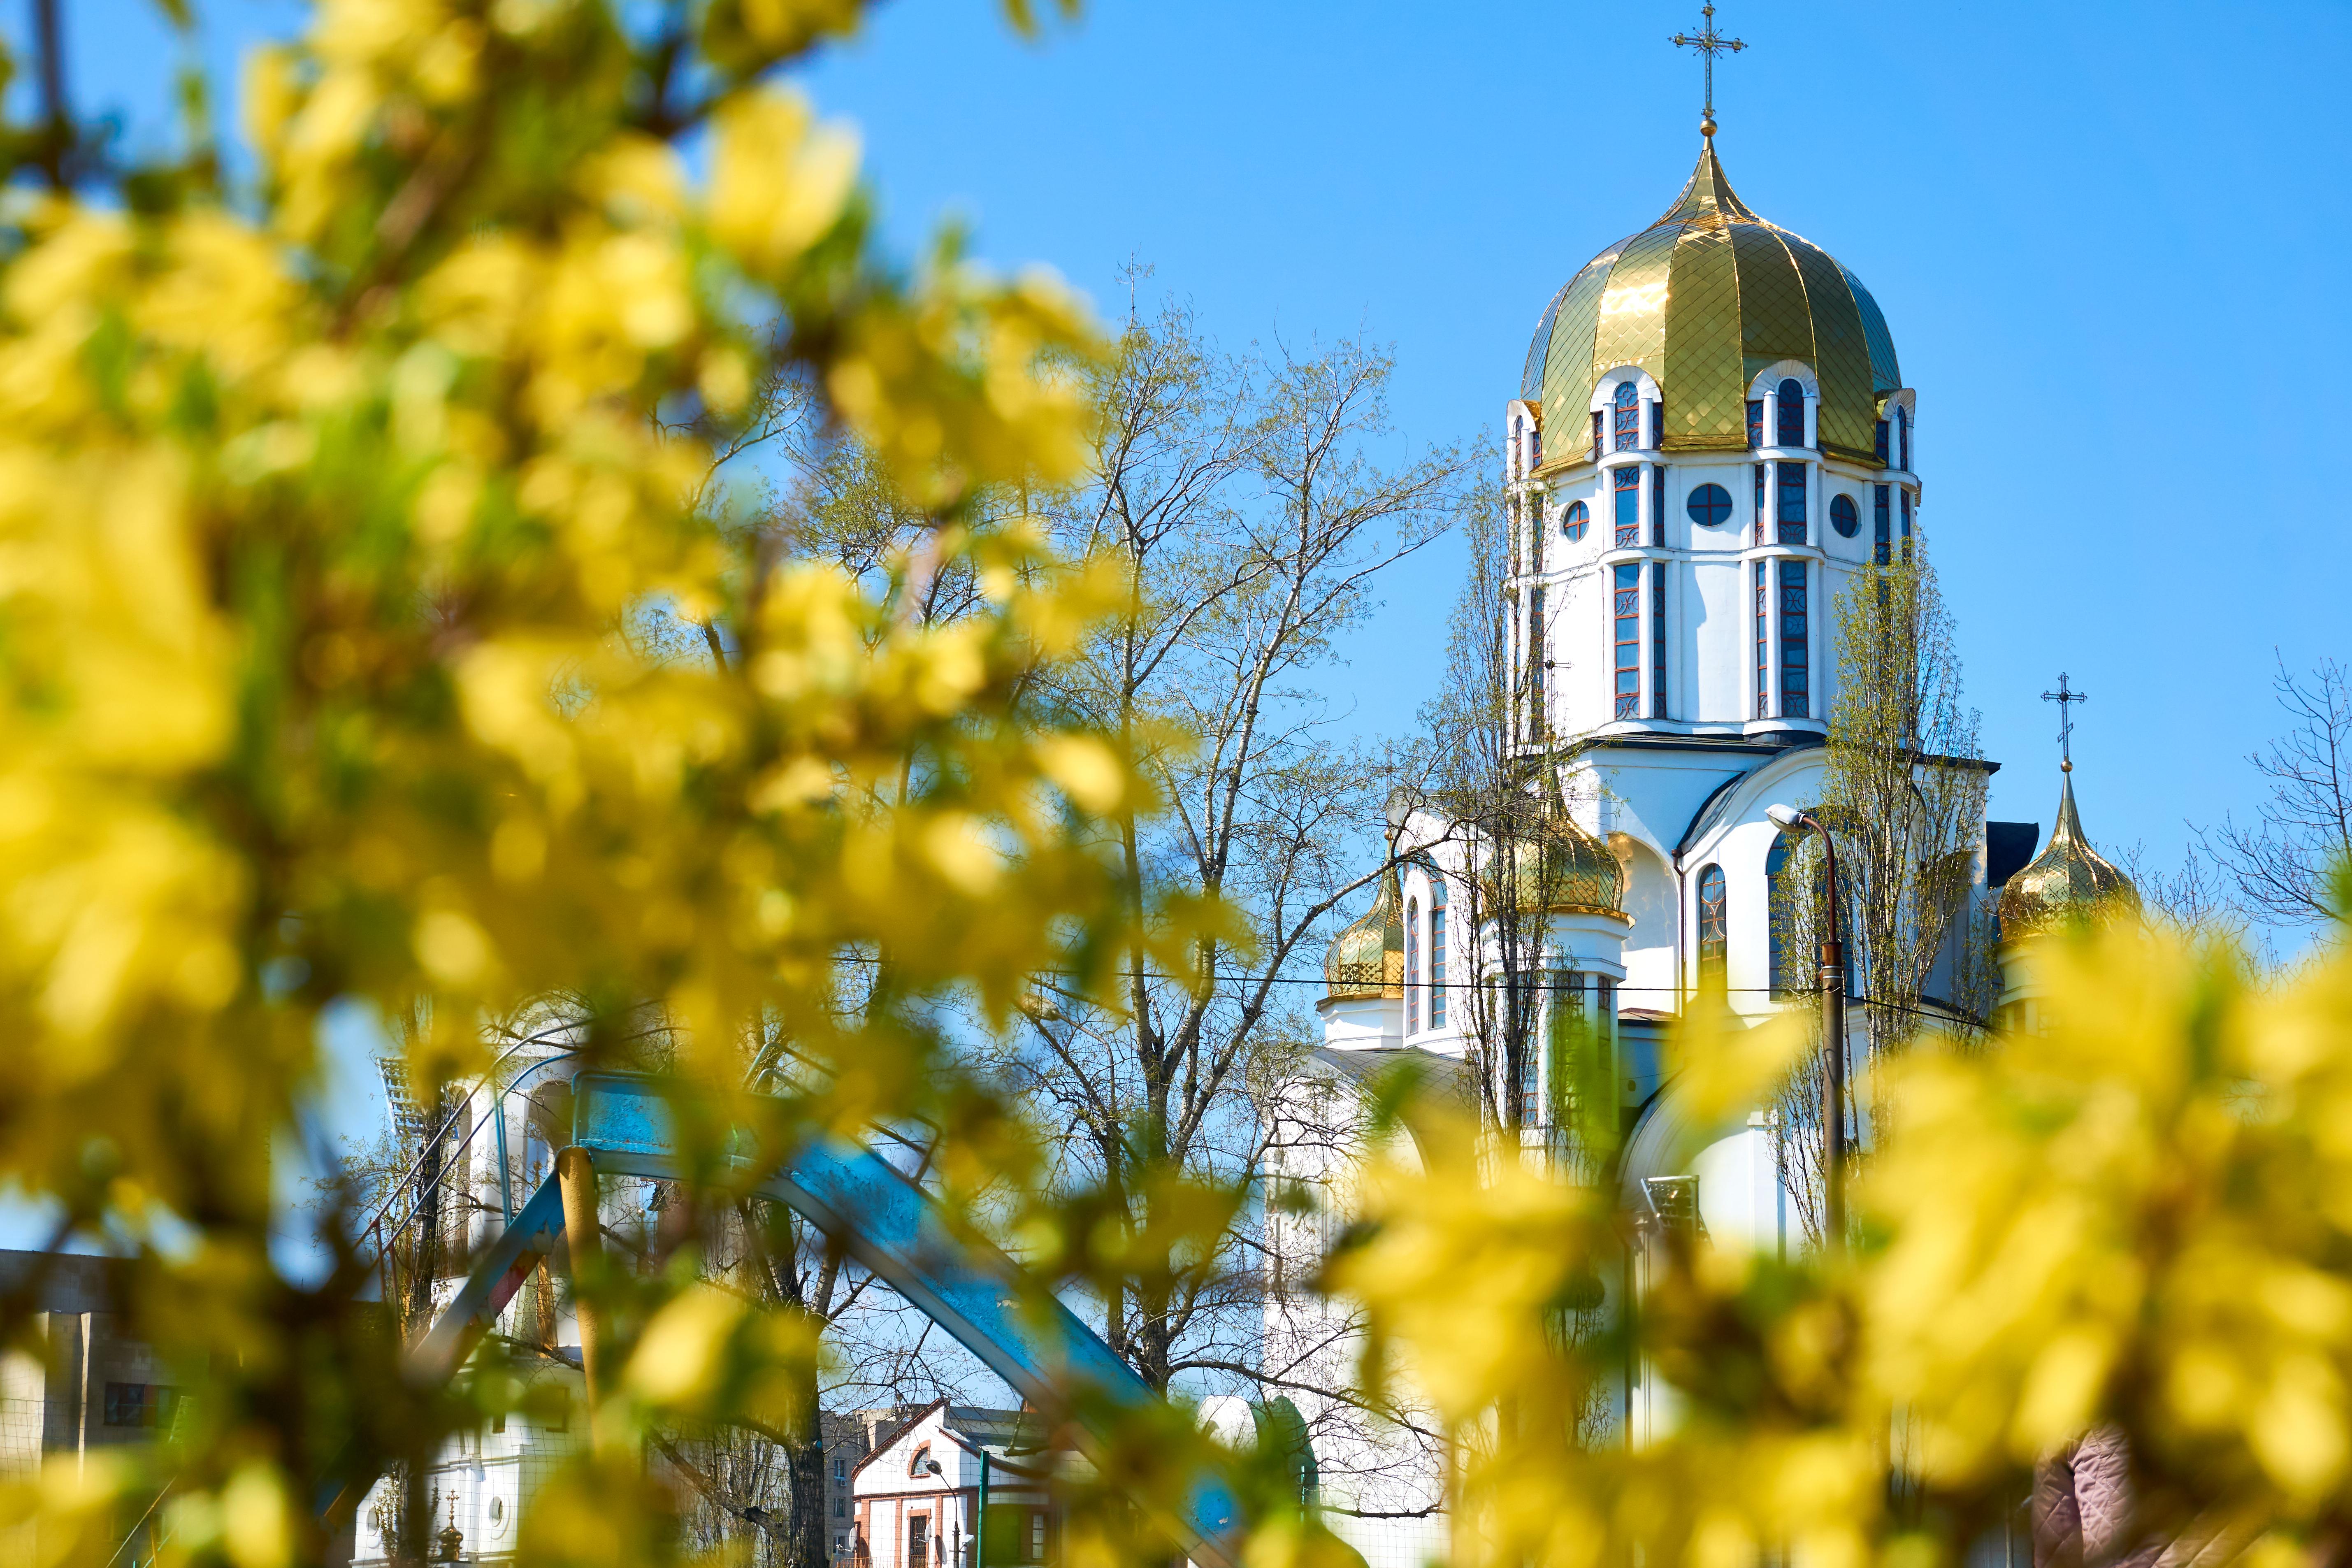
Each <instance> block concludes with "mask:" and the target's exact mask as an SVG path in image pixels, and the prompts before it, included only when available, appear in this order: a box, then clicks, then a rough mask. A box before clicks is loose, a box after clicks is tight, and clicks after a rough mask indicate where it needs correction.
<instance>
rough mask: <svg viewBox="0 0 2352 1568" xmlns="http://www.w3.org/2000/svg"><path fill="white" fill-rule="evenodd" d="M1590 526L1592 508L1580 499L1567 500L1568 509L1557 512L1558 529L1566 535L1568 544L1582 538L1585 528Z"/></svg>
mask: <svg viewBox="0 0 2352 1568" xmlns="http://www.w3.org/2000/svg"><path fill="white" fill-rule="evenodd" d="M1591 526H1592V509H1591V507H1589V506H1586V505H1585V504H1584V503H1583V502H1582V501H1580V500H1572V501H1570V502H1569V503H1568V510H1566V511H1564V512H1561V513H1560V514H1559V531H1560V532H1562V533H1564V534H1566V535H1567V536H1568V542H1570V544H1573V543H1575V542H1577V541H1578V540H1580V539H1582V538H1583V537H1584V531H1585V530H1587V529H1589V528H1591Z"/></svg>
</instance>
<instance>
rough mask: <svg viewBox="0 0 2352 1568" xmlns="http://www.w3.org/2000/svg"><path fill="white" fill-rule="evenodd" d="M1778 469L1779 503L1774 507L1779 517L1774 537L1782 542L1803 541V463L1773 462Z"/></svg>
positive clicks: (1796, 542) (1797, 542) (1793, 542)
mask: <svg viewBox="0 0 2352 1568" xmlns="http://www.w3.org/2000/svg"><path fill="white" fill-rule="evenodd" d="M1772 466H1773V467H1774V468H1777V469H1779V470H1780V505H1779V506H1778V507H1776V508H1775V509H1774V510H1775V512H1776V513H1777V514H1778V516H1779V518H1780V530H1779V532H1778V534H1777V535H1776V537H1777V538H1778V539H1779V540H1780V542H1781V543H1783V544H1802V543H1803V542H1805V465H1804V464H1802V463H1775V464H1773V465H1772Z"/></svg>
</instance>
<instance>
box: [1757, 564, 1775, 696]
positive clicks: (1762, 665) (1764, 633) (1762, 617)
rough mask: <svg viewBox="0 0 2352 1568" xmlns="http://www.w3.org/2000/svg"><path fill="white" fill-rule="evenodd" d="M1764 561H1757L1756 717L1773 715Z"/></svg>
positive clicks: (1769, 605)
mask: <svg viewBox="0 0 2352 1568" xmlns="http://www.w3.org/2000/svg"><path fill="white" fill-rule="evenodd" d="M1770 592H1771V591H1770V589H1769V588H1768V587H1767V586H1766V585H1765V581H1764V563H1762V562H1761V561H1759V562H1758V563H1756V717H1758V718H1759V719H1769V718H1770V717H1771V716H1772V709H1771V697H1772V601H1771V598H1770Z"/></svg>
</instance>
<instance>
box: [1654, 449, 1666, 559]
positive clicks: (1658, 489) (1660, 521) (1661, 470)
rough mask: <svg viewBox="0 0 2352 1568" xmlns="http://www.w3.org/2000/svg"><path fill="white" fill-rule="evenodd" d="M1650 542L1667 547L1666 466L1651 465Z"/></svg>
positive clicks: (1662, 547) (1660, 464)
mask: <svg viewBox="0 0 2352 1568" xmlns="http://www.w3.org/2000/svg"><path fill="white" fill-rule="evenodd" d="M1650 542H1651V543H1653V544H1654V545H1656V546H1657V547H1658V548H1659V549H1661V550H1664V548H1665V547H1666V466H1665V465H1664V463H1653V464H1651V465H1650Z"/></svg>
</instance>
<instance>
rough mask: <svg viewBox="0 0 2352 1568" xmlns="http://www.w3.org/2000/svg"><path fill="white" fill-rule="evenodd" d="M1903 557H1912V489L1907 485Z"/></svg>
mask: <svg viewBox="0 0 2352 1568" xmlns="http://www.w3.org/2000/svg"><path fill="white" fill-rule="evenodd" d="M1903 559H1904V560H1906V561H1908V560H1910V559H1911V490H1910V487H1909V486H1907V485H1906V486H1905V487H1904V489H1903Z"/></svg>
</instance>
